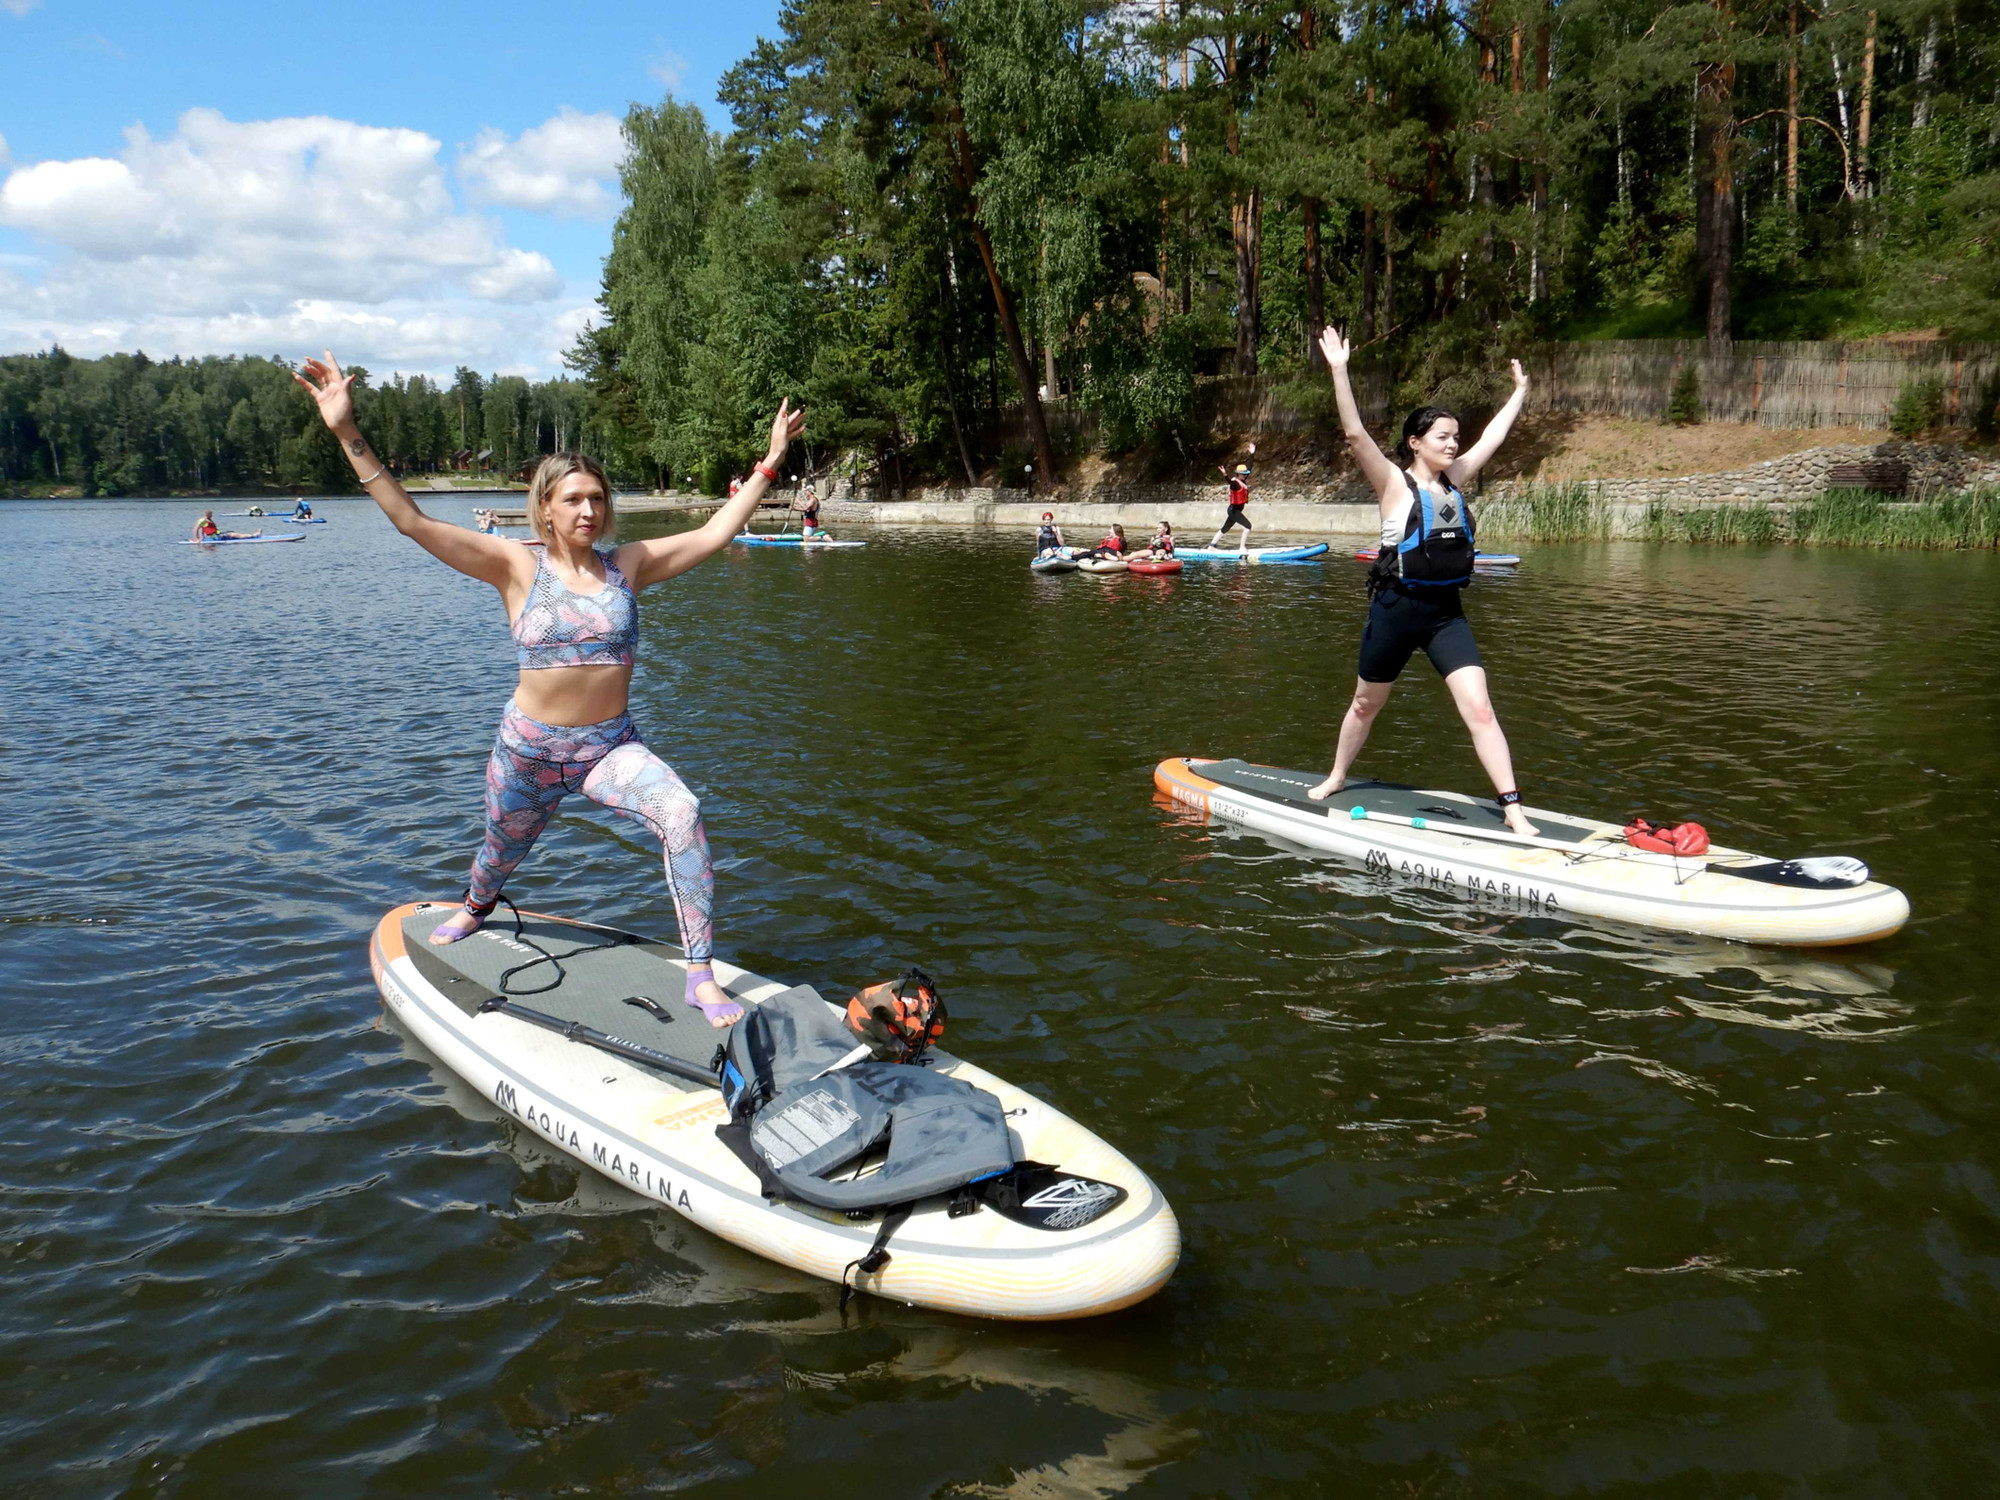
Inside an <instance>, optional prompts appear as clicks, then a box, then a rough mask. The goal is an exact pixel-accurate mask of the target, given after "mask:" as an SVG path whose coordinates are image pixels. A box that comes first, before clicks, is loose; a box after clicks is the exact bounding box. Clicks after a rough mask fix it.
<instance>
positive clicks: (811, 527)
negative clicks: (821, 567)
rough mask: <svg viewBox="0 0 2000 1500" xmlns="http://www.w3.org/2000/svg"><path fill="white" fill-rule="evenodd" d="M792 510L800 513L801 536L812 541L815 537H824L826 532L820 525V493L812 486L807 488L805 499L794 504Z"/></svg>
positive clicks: (795, 501)
mask: <svg viewBox="0 0 2000 1500" xmlns="http://www.w3.org/2000/svg"><path fill="white" fill-rule="evenodd" d="M792 509H793V510H795V511H797V512H798V513H799V534H800V535H801V536H803V537H805V538H806V539H807V540H808V541H810V540H811V539H812V538H813V537H824V536H826V535H827V533H826V532H824V531H822V530H820V525H819V492H818V491H817V490H815V489H814V488H813V487H812V486H811V485H810V484H808V485H807V486H806V493H805V497H804V498H803V499H800V500H794V501H793V502H792Z"/></svg>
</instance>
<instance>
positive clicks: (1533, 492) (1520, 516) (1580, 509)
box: [1473, 482, 1612, 542]
mask: <svg viewBox="0 0 2000 1500" xmlns="http://www.w3.org/2000/svg"><path fill="white" fill-rule="evenodd" d="M1473 514H1474V518H1475V520H1476V521H1477V523H1478V526H1479V536H1480V539H1481V540H1482V541H1506V542H1602V541H1608V540H1610V538H1611V519H1612V512H1611V507H1610V506H1608V505H1606V504H1605V503H1604V501H1603V499H1602V498H1600V496H1599V494H1598V490H1597V486H1595V485H1592V484H1583V483H1579V482H1568V483H1563V482H1557V483H1553V484H1536V485H1528V486H1524V487H1522V488H1521V489H1518V490H1516V491H1515V492H1514V493H1513V494H1512V495H1510V496H1509V497H1508V498H1507V499H1505V500H1494V501H1491V502H1488V503H1486V504H1483V505H1478V506H1476V507H1475V509H1474V512H1473Z"/></svg>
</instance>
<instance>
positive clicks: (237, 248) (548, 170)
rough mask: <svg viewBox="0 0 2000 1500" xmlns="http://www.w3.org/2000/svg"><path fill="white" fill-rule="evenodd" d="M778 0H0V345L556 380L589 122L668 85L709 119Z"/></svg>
mask: <svg viewBox="0 0 2000 1500" xmlns="http://www.w3.org/2000/svg"><path fill="white" fill-rule="evenodd" d="M777 10H778V6H777V3H776V0H751V3H738V4H734V5H714V4H709V5H698V4H686V3H655V4H650V5H639V4H623V3H611V4H582V5H577V4H569V5H554V4H547V5H544V4H516V5H507V4H493V3H486V4H477V5H474V4H460V3H454V0H442V3H440V0H417V3H403V4H396V5H388V4H379V3H372V0H361V3H354V4H343V5H336V6H327V5H307V6H296V7H293V6H275V5H272V4H269V3H268V0H267V3H264V4H257V5H250V4H203V3H192V4H174V5H165V4H161V3H158V0H153V3H149V4H137V3H130V0H97V3H84V0H0V56H4V57H5V58H6V59H7V64H8V67H7V74H8V82H7V87H6V89H5V91H4V93H0V140H4V143H5V144H4V150H5V155H4V156H0V351H6V352H13V351H17V350H23V349H30V348H38V347H46V346H47V344H48V343H49V342H50V340H51V339H60V340H61V342H62V343H63V344H64V345H65V346H66V347H68V348H70V349H71V350H72V351H73V352H76V353H79V354H100V353H105V352H108V351H109V350H110V349H113V348H119V349H128V348H133V347H144V348H145V349H146V351H147V353H149V354H153V355H156V356H166V355H170V354H201V353H280V352H282V353H302V352H309V351H308V350H307V349H306V348H305V347H304V344H302V343H301V342H300V341H301V340H304V341H307V342H310V341H311V340H312V339H314V338H317V339H318V340H319V341H320V343H325V342H326V341H327V340H328V339H329V338H336V337H337V338H338V339H339V340H340V341H341V343H342V344H344V345H345V349H346V351H348V352H343V357H351V358H354V359H358V360H362V361H364V362H366V363H368V364H370V365H371V366H372V367H375V368H378V369H383V368H389V367H394V368H401V369H404V370H425V371H429V372H432V373H448V372H449V370H450V368H451V367H452V366H453V365H454V364H457V363H461V362H463V363H469V364H473V365H475V366H477V367H479V368H482V369H500V370H510V371H517V372H519V373H527V374H551V373H555V372H556V370H557V368H558V364H557V356H558V354H559V351H560V349H561V348H562V347H563V346H564V345H566V344H567V343H568V341H569V339H570V337H571V336H572V335H573V333H574V330H575V327H576V326H577V325H578V323H579V322H580V319H581V318H582V317H584V316H587V315H588V308H589V303H590V301H591V299H592V298H593V297H594V296H595V294H596V287H597V274H598V269H599V265H600V262H601V259H602V257H603V254H604V251H605V249H606V247H607V245H608V244H609V237H610V227H611V225H610V219H611V216H612V215H613V214H614V213H615V211H616V202H615V192H616V182H615V154H616V138H615V134H614V133H613V132H612V130H611V124H612V122H613V121H614V120H615V119H616V117H618V116H619V115H622V114H623V112H624V110H625V108H626V107H627V105H628V104H630V103H631V102H632V101H634V100H640V101H646V102H655V101H657V100H658V99H660V98H661V97H662V96H663V95H664V94H665V93H667V92H668V91H669V89H671V90H672V92H673V93H674V95H675V96H676V97H678V98H681V99H685V100H690V101H692V102H695V103H697V104H700V105H701V106H702V107H703V109H704V110H705V111H706V112H707V113H708V116H709V123H710V125H711V126H712V127H714V128H718V129H726V128H727V123H728V122H727V118H726V116H725V115H724V113H723V111H722V110H721V108H720V106H718V105H717V104H716V103H715V97H714V96H715V87H716V84H717V81H718V80H719V79H720V77H721V75H722V74H723V72H725V71H726V70H727V69H728V68H729V67H730V66H731V65H732V64H733V63H735V62H736V61H737V60H739V59H740V58H742V57H743V56H744V55H745V54H746V53H747V52H748V51H749V50H750V48H751V47H752V46H754V45H755V42H756V39H757V37H758V35H759V34H760V33H762V34H772V33H774V32H775V30H776V26H777ZM190 111H193V112H194V113H193V114H192V115H190V114H189V112H190ZM337 352H342V351H337Z"/></svg>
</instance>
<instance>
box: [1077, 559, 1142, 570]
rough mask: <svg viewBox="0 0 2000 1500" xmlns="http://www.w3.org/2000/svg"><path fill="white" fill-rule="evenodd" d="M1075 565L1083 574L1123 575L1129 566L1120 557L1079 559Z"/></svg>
mask: <svg viewBox="0 0 2000 1500" xmlns="http://www.w3.org/2000/svg"><path fill="white" fill-rule="evenodd" d="M1076 565H1077V568H1078V569H1079V570H1080V571H1082V572H1085V573H1123V572H1124V571H1125V570H1126V569H1127V568H1129V567H1130V566H1131V564H1130V563H1128V562H1126V561H1125V559H1124V558H1122V557H1079V558H1078V559H1077V560H1076Z"/></svg>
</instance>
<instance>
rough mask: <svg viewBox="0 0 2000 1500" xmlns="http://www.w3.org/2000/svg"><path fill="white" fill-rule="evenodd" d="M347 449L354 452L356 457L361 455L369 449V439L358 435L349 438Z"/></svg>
mask: <svg viewBox="0 0 2000 1500" xmlns="http://www.w3.org/2000/svg"><path fill="white" fill-rule="evenodd" d="M347 451H348V452H349V453H352V454H353V455H354V456H355V457H356V458H359V457H361V455H362V454H364V453H366V452H367V451H368V439H366V438H358V437H357V438H349V439H348V440H347Z"/></svg>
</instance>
